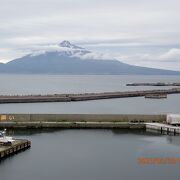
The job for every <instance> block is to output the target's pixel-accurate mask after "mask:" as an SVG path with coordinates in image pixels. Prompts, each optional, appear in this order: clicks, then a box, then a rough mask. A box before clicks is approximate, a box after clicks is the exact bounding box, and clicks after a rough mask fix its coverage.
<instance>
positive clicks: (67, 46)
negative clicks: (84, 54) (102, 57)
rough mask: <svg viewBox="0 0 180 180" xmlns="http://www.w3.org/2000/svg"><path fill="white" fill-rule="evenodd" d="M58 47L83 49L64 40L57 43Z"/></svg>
mask: <svg viewBox="0 0 180 180" xmlns="http://www.w3.org/2000/svg"><path fill="white" fill-rule="evenodd" d="M59 46H60V47H65V48H71V49H84V48H82V47H79V46H76V45H74V44H71V43H70V42H69V41H67V40H64V41H62V42H61V43H60V44H59Z"/></svg>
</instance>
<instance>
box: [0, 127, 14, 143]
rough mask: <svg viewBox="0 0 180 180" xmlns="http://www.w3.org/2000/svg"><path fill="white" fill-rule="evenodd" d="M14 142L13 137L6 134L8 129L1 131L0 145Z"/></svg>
mask: <svg viewBox="0 0 180 180" xmlns="http://www.w3.org/2000/svg"><path fill="white" fill-rule="evenodd" d="M12 142H14V140H13V138H12V137H10V136H6V129H4V131H0V145H11V144H12Z"/></svg>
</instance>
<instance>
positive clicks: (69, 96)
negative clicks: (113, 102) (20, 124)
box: [0, 88, 180, 104]
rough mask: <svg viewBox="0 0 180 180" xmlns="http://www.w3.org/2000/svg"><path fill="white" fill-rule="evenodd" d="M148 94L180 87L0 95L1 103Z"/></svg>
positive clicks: (169, 92) (174, 92)
mask: <svg viewBox="0 0 180 180" xmlns="http://www.w3.org/2000/svg"><path fill="white" fill-rule="evenodd" d="M148 94H152V95H156V94H161V95H167V94H180V88H171V89H159V90H144V91H124V92H123V91H122V92H102V93H83V94H53V95H24V96H20V95H17V96H3V95H0V103H1V104H3V103H38V102H73V101H88V100H98V99H112V98H127V97H141V96H146V95H148Z"/></svg>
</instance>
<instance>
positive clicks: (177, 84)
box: [126, 82, 180, 86]
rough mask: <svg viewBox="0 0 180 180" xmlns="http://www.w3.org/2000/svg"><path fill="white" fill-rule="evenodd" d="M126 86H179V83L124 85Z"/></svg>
mask: <svg viewBox="0 0 180 180" xmlns="http://www.w3.org/2000/svg"><path fill="white" fill-rule="evenodd" d="M126 86H180V83H164V82H157V83H130V84H126Z"/></svg>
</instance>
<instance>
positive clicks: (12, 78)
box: [0, 75, 180, 180]
mask: <svg viewBox="0 0 180 180" xmlns="http://www.w3.org/2000/svg"><path fill="white" fill-rule="evenodd" d="M162 81H163V82H180V76H58V75H57V76H54V75H45V76H43V75H24V76H22V75H0V84H1V86H0V94H4V95H5V94H6V95H9V94H11V95H15V94H53V93H85V92H104V91H106V92H107V91H125V90H137V89H138V90H140V89H150V87H126V83H133V82H162ZM153 88H155V87H153ZM168 88H170V87H168ZM166 112H174V113H180V95H169V96H168V98H167V99H161V100H155V99H154V100H153V99H145V98H143V97H138V98H123V99H108V100H98V101H85V102H68V103H64V102H62V103H61V102H60V103H32V104H1V105H0V113H112V114H113V113H114V114H118V113H141V114H144V113H149V114H156V113H157V114H158V113H166ZM9 133H10V134H13V136H15V137H17V138H27V139H29V140H31V141H32V148H31V149H29V150H27V151H25V152H22V153H19V154H17V155H15V156H12V157H9V158H8V159H5V160H3V161H1V162H0V179H2V180H10V179H14V180H32V179H34V180H57V179H60V180H119V179H123V180H131V179H133V180H134V179H138V180H144V179H146V180H152V179H154V180H155V179H163V180H169V179H171V180H177V179H178V177H179V169H180V165H179V164H176V165H170V164H169V165H140V164H138V162H137V159H138V158H139V157H150V158H151V157H152V158H153V157H156V158H160V157H165V158H168V157H171V158H180V151H179V148H180V137H179V136H167V135H160V134H154V133H149V132H145V131H124V130H115V131H114V130H56V131H55V130H53V131H52V130H51V131H49V130H47V131H45V130H44V131H41V130H37V131H30V130H25V131H15V132H13V131H11V132H9Z"/></svg>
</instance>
